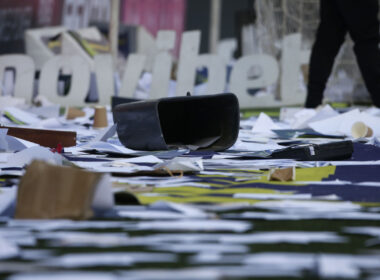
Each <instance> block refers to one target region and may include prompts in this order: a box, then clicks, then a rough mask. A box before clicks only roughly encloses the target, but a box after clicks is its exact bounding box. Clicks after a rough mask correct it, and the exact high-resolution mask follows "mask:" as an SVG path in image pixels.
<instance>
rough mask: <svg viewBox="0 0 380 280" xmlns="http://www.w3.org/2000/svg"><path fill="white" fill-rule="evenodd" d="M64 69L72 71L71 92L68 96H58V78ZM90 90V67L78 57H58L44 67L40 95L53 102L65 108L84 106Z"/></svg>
mask: <svg viewBox="0 0 380 280" xmlns="http://www.w3.org/2000/svg"><path fill="white" fill-rule="evenodd" d="M62 69H65V70H66V69H70V70H71V82H70V90H69V92H68V94H67V95H65V96H63V95H59V94H58V77H59V74H60V71H62ZM89 88H90V67H89V65H88V64H87V63H86V61H85V60H84V59H83V58H81V57H80V56H76V55H57V56H55V57H53V58H52V59H50V60H48V61H47V62H46V63H45V65H44V66H43V67H42V70H41V75H40V88H39V94H41V95H43V96H46V97H47V98H48V99H49V100H50V101H51V102H54V103H57V104H60V105H64V106H70V105H75V106H84V105H86V103H85V99H86V96H87V93H88V90H89Z"/></svg>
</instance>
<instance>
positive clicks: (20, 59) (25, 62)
mask: <svg viewBox="0 0 380 280" xmlns="http://www.w3.org/2000/svg"><path fill="white" fill-rule="evenodd" d="M7 68H11V69H15V72H16V77H15V85H14V92H13V95H14V96H15V97H19V98H25V100H26V101H27V102H31V101H32V95H33V81H34V72H35V65H34V62H33V59H32V58H31V57H29V56H27V55H21V54H11V55H1V56H0V83H1V82H2V81H3V79H4V74H5V70H6V69H7ZM2 94H3V92H2V87H1V86H0V95H2Z"/></svg>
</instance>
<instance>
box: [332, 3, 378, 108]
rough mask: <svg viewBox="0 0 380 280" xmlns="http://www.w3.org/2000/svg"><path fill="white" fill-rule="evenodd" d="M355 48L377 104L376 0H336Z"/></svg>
mask: <svg viewBox="0 0 380 280" xmlns="http://www.w3.org/2000/svg"><path fill="white" fill-rule="evenodd" d="M338 5H339V9H340V10H341V13H342V15H343V16H344V20H345V22H346V25H347V28H348V31H349V33H350V35H351V38H352V40H353V41H354V43H355V45H354V52H355V55H356V59H357V61H358V65H359V68H360V71H361V73H362V76H363V79H364V82H365V84H366V87H367V89H368V91H369V93H370V94H371V97H372V101H373V103H374V105H376V106H377V107H380V50H379V41H380V33H379V32H380V31H379V20H378V17H377V14H378V11H379V5H378V2H377V0H365V1H357V0H338Z"/></svg>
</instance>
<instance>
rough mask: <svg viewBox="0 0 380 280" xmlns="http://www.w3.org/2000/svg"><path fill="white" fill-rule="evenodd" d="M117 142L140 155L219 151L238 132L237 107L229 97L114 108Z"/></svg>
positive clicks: (174, 99) (166, 100)
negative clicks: (138, 151) (159, 151)
mask: <svg viewBox="0 0 380 280" xmlns="http://www.w3.org/2000/svg"><path fill="white" fill-rule="evenodd" d="M113 118H114V122H115V123H116V124H117V134H118V136H119V139H120V142H121V143H122V144H123V145H124V146H126V147H127V148H130V149H134V150H142V151H154V150H169V149H177V148H182V147H187V148H190V149H194V150H197V149H202V150H214V151H222V150H225V149H228V148H229V147H231V146H232V145H233V144H234V143H235V141H236V139H237V136H238V132H239V121H240V113H239V103H238V100H237V98H236V96H235V95H234V94H232V93H222V94H214V95H201V96H183V97H169V98H162V99H157V100H147V101H139V102H133V103H127V104H120V105H117V106H116V107H115V108H114V110H113Z"/></svg>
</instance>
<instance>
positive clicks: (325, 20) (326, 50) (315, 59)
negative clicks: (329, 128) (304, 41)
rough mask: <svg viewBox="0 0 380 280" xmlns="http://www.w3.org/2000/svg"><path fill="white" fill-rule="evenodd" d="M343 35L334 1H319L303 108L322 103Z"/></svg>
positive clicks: (342, 27) (341, 20)
mask: <svg viewBox="0 0 380 280" xmlns="http://www.w3.org/2000/svg"><path fill="white" fill-rule="evenodd" d="M360 2H362V1H360ZM345 35H346V27H345V24H344V21H343V18H342V17H341V15H340V14H339V11H338V7H337V3H336V1H335V0H321V1H320V23H319V27H318V30H317V36H316V40H315V43H314V46H313V48H312V52H311V57H310V65H309V69H310V70H309V82H308V87H307V98H306V102H305V107H307V108H315V107H317V106H318V105H320V104H321V103H322V99H323V92H324V90H325V88H326V83H327V80H328V78H329V76H330V74H331V71H332V68H333V66H334V60H335V57H336V55H337V54H338V52H339V49H340V46H341V45H342V43H343V41H344V38H345Z"/></svg>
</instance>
